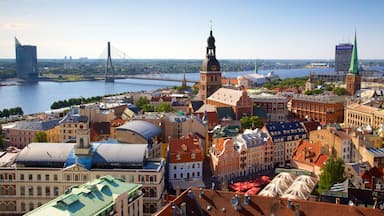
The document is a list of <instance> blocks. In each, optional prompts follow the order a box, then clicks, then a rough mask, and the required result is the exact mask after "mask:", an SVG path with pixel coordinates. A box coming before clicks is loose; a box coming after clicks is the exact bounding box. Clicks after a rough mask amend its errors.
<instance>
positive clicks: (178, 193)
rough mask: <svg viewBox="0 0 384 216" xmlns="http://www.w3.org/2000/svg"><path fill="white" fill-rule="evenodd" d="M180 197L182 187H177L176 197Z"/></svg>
mask: <svg viewBox="0 0 384 216" xmlns="http://www.w3.org/2000/svg"><path fill="white" fill-rule="evenodd" d="M179 195H180V186H176V196H179Z"/></svg>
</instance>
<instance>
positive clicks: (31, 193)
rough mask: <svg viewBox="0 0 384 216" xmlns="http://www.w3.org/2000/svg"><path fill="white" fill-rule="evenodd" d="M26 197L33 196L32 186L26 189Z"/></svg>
mask: <svg viewBox="0 0 384 216" xmlns="http://www.w3.org/2000/svg"><path fill="white" fill-rule="evenodd" d="M28 195H29V196H33V187H32V186H29V187H28Z"/></svg>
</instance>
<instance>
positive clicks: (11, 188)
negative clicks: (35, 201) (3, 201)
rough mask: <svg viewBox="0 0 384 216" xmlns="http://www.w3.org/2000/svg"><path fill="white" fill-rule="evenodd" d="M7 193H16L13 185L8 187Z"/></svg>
mask: <svg viewBox="0 0 384 216" xmlns="http://www.w3.org/2000/svg"><path fill="white" fill-rule="evenodd" d="M8 195H16V190H15V188H13V186H9V187H8Z"/></svg>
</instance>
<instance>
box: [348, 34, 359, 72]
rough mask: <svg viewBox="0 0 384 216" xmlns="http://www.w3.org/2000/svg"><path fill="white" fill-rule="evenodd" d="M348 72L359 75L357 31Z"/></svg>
mask: <svg viewBox="0 0 384 216" xmlns="http://www.w3.org/2000/svg"><path fill="white" fill-rule="evenodd" d="M348 73H351V74H355V75H358V74H359V60H358V58H357V39H356V32H355V42H354V44H353V50H352V56H351V64H350V65H349V70H348Z"/></svg>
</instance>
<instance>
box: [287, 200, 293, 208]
mask: <svg viewBox="0 0 384 216" xmlns="http://www.w3.org/2000/svg"><path fill="white" fill-rule="evenodd" d="M292 204H293V202H292V200H291V199H288V202H287V208H289V209H292Z"/></svg>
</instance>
